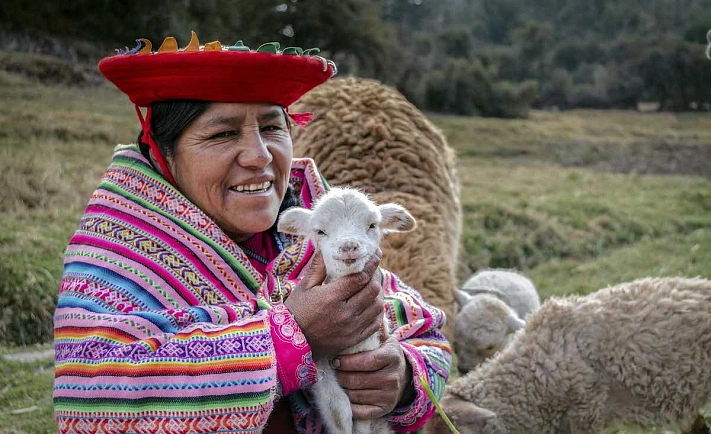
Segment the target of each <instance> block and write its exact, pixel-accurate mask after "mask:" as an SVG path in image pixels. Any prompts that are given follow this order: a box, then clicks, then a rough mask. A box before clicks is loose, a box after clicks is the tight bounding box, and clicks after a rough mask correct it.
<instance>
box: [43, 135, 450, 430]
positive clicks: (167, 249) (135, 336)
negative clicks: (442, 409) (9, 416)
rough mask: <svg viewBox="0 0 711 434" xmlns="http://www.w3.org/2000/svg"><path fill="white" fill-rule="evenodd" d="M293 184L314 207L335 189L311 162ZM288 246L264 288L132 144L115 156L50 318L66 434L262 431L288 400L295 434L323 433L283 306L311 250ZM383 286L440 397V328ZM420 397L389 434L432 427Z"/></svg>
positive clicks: (413, 301)
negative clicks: (280, 399) (426, 425)
mask: <svg viewBox="0 0 711 434" xmlns="http://www.w3.org/2000/svg"><path fill="white" fill-rule="evenodd" d="M291 182H292V184H294V186H295V191H297V192H298V194H299V195H300V197H301V200H302V203H303V204H304V205H305V206H310V204H311V202H312V200H314V199H315V198H317V197H318V196H319V195H321V194H323V192H324V191H325V190H326V189H327V188H328V186H327V184H326V183H325V182H324V181H323V179H322V178H321V176H320V174H319V173H318V171H317V169H316V167H315V165H314V163H313V161H311V160H309V159H295V160H294V162H293V165H292V177H291ZM289 241H290V242H289V243H287V244H286V246H285V247H284V249H283V251H282V252H281V253H280V254H279V256H278V257H277V258H276V259H275V260H274V261H273V262H272V263H270V264H269V266H268V267H267V274H266V276H263V275H261V274H260V273H259V272H257V271H256V270H255V269H254V268H253V267H252V266H251V264H250V263H249V259H248V258H247V256H246V255H245V254H244V253H243V252H242V250H240V248H239V247H238V246H237V244H236V243H234V242H233V241H232V240H230V239H229V238H228V237H227V236H226V235H225V234H224V233H223V232H222V231H221V230H220V228H219V227H217V225H216V224H215V223H214V222H213V221H212V220H210V219H209V218H208V217H207V216H206V215H205V214H204V213H202V212H201V211H200V210H199V209H198V208H197V207H196V206H194V205H193V204H192V203H190V202H189V201H188V200H187V199H186V198H185V197H183V196H182V195H181V194H180V193H179V192H177V191H176V190H174V189H173V187H172V186H170V184H168V183H167V182H166V181H165V180H164V179H163V178H162V177H160V175H158V174H157V173H156V172H155V171H154V170H153V168H152V167H151V166H150V164H149V163H148V162H147V161H146V160H145V159H144V158H143V156H142V155H141V154H140V152H139V150H138V148H137V147H136V146H135V145H128V146H118V147H117V148H116V151H115V154H114V159H113V162H112V164H111V165H110V166H109V168H108V170H107V172H106V174H105V175H104V177H103V178H102V181H101V184H100V185H99V187H98V188H97V190H96V191H95V192H94V194H93V195H92V197H91V199H90V202H89V205H88V207H87V209H86V211H85V214H84V216H83V218H82V220H81V222H80V224H79V228H78V229H77V231H76V233H75V234H74V236H73V237H72V239H71V240H70V243H69V246H68V248H67V250H66V254H65V269H64V276H63V279H62V282H61V286H60V291H59V300H58V305H57V310H56V313H55V317H54V321H55V350H56V363H55V387H54V403H55V417H56V421H57V424H58V427H59V431H60V433H94V432H104V433H237V432H260V431H261V430H262V429H263V428H264V426H265V424H266V422H267V419H268V417H269V414H270V412H271V411H272V408H273V405H274V402H275V400H276V399H278V397H279V395H280V393H284V394H288V398H289V399H290V404H291V408H292V410H293V413H294V419H295V422H296V424H297V429H298V430H299V431H300V432H322V431H323V430H322V427H321V424H320V422H319V420H318V416H317V414H316V413H315V411H313V408H312V406H311V404H310V399H309V391H308V389H309V387H310V386H311V385H312V384H313V383H314V382H315V381H316V378H317V375H316V372H315V366H314V364H313V360H312V359H311V352H310V348H309V347H308V344H307V343H306V341H305V339H304V337H303V333H302V332H301V330H299V329H298V325H296V322H295V321H293V318H292V317H291V316H290V313H289V312H288V310H287V309H286V308H285V307H284V306H283V304H281V303H280V301H281V300H283V299H284V298H286V297H288V295H289V293H290V292H291V290H293V288H294V287H295V285H296V284H297V283H298V281H299V280H300V278H301V277H302V273H303V272H304V270H306V269H307V268H308V263H309V261H310V260H311V257H312V255H313V248H312V246H311V245H310V244H307V243H304V242H303V241H302V240H300V239H298V238H290V239H289ZM383 275H384V281H383V287H384V290H385V292H386V309H387V313H388V317H389V318H390V320H391V321H390V322H391V324H389V327H390V329H391V331H392V333H393V334H394V335H395V336H396V337H397V338H398V339H399V340H400V341H401V342H402V346H403V349H404V351H405V354H406V356H407V358H408V360H409V362H410V364H411V365H412V367H413V372H414V374H415V375H419V374H423V373H424V374H425V375H426V376H427V378H428V379H429V380H430V384H431V387H432V389H433V390H434V391H435V393H438V394H441V393H442V391H443V387H444V382H445V381H446V378H447V375H448V372H449V365H450V349H449V346H448V344H447V343H446V341H444V339H443V338H442V335H441V334H440V333H439V328H440V327H441V326H442V324H443V322H444V317H443V315H442V313H441V312H440V311H438V310H437V309H435V308H433V307H431V306H429V305H427V304H426V303H425V302H424V301H423V300H422V299H421V297H420V296H419V294H417V292H415V291H412V290H411V289H409V288H407V287H406V286H405V285H403V284H402V283H401V282H400V281H398V280H397V278H396V277H395V276H393V275H392V274H390V273H387V272H384V273H383ZM290 392H291V393H290ZM425 396H426V395H425V394H424V391H422V390H419V388H418V390H417V398H416V399H415V401H414V402H413V403H412V404H411V405H409V406H408V407H407V408H402V409H397V410H396V411H395V412H393V413H392V414H391V415H390V421H391V423H392V424H393V428H394V429H396V430H413V429H417V428H419V427H420V426H422V424H424V422H425V420H426V419H427V418H428V416H429V414H431V412H432V406H431V405H430V404H429V403H428V402H427V399H426V397H425Z"/></svg>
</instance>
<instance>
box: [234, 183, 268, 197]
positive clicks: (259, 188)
mask: <svg viewBox="0 0 711 434" xmlns="http://www.w3.org/2000/svg"><path fill="white" fill-rule="evenodd" d="M272 184H274V183H273V182H272V181H267V182H262V183H259V184H249V185H237V186H234V187H230V190H232V191H237V192H239V193H247V194H253V193H264V192H265V191H267V190H269V189H270V188H272Z"/></svg>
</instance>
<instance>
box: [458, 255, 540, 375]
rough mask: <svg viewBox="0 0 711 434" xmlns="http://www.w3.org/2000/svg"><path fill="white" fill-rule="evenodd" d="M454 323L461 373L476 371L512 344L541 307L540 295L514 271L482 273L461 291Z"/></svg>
mask: <svg viewBox="0 0 711 434" xmlns="http://www.w3.org/2000/svg"><path fill="white" fill-rule="evenodd" d="M457 301H458V302H459V306H460V308H459V313H457V316H456V317H455V319H454V336H455V342H456V346H457V369H459V372H460V373H461V374H466V373H467V372H469V371H471V370H473V369H474V368H476V367H477V366H478V365H479V364H481V363H482V362H484V360H486V359H488V358H489V357H491V356H493V355H494V354H495V353H497V352H498V351H500V350H501V349H502V348H504V346H506V344H508V343H509V341H510V340H511V337H512V336H513V333H514V332H516V331H517V330H518V329H520V328H522V327H523V326H524V325H525V323H524V321H523V320H524V318H525V317H526V315H528V314H530V313H531V312H534V311H536V310H537V309H538V308H539V307H540V304H541V302H540V298H539V297H538V291H536V287H535V286H534V285H533V282H531V281H530V280H529V279H528V278H526V276H524V275H522V274H519V273H516V272H515V271H511V270H497V269H492V270H482V271H479V272H478V273H476V274H475V275H474V276H472V277H470V278H469V279H468V280H467V281H466V283H465V284H464V285H463V286H462V289H461V290H460V291H457Z"/></svg>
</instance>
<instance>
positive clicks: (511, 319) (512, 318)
mask: <svg viewBox="0 0 711 434" xmlns="http://www.w3.org/2000/svg"><path fill="white" fill-rule="evenodd" d="M506 325H507V326H508V327H509V330H510V331H511V332H512V333H513V332H515V331H517V330H519V329H522V328H523V327H524V326H525V325H526V322H525V321H524V320H522V319H521V318H519V317H518V315H516V312H514V311H513V309H511V308H509V315H508V316H507V317H506Z"/></svg>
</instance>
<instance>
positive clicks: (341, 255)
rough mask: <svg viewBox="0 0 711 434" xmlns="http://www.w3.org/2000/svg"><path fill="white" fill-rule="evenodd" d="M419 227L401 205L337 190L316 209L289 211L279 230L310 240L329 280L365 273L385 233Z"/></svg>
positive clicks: (361, 194)
mask: <svg viewBox="0 0 711 434" xmlns="http://www.w3.org/2000/svg"><path fill="white" fill-rule="evenodd" d="M415 226H416V224H415V219H414V218H413V217H412V215H410V213H409V212H407V210H405V208H403V207H401V206H399V205H395V204H384V205H376V204H375V203H374V202H372V201H371V200H370V199H369V198H368V197H367V196H366V195H364V194H363V193H361V192H359V191H357V190H351V189H343V188H333V189H332V190H331V191H330V192H329V193H328V194H326V195H325V196H323V197H321V199H319V201H318V202H317V203H316V204H315V205H314V207H313V210H307V209H303V208H291V209H288V210H286V211H285V212H284V213H283V214H282V215H281V217H280V219H279V225H278V226H277V229H278V230H279V231H281V232H285V233H291V234H299V235H303V236H305V237H306V238H308V239H310V240H311V241H312V242H313V244H314V248H315V249H316V251H320V252H321V253H322V255H323V259H324V262H325V264H326V270H327V273H328V275H329V277H333V278H335V277H340V276H344V275H346V274H352V273H357V272H359V271H361V270H362V269H363V267H364V266H365V263H366V262H367V260H368V258H370V257H371V256H372V255H373V254H374V253H375V251H376V250H377V248H378V246H379V245H380V240H381V239H382V237H383V235H384V234H385V233H388V232H402V231H410V230H413V229H414V228H415Z"/></svg>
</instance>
